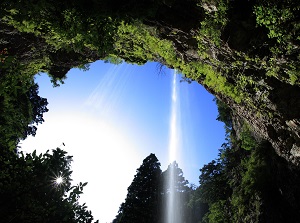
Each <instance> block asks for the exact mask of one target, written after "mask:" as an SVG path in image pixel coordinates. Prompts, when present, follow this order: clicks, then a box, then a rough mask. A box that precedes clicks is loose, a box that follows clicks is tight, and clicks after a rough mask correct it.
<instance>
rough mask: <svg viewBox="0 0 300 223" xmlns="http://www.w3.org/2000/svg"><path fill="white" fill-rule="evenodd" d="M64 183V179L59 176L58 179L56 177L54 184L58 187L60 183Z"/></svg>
mask: <svg viewBox="0 0 300 223" xmlns="http://www.w3.org/2000/svg"><path fill="white" fill-rule="evenodd" d="M63 182H64V179H63V178H62V177H61V176H59V177H57V178H56V179H55V183H56V184H57V185H60V184H61V183H63Z"/></svg>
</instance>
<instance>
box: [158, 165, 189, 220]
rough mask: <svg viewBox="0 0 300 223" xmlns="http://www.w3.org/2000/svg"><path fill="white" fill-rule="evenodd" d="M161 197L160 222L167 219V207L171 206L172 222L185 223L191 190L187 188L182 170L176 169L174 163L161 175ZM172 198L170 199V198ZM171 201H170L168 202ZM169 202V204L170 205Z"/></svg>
mask: <svg viewBox="0 0 300 223" xmlns="http://www.w3.org/2000/svg"><path fill="white" fill-rule="evenodd" d="M162 181H163V188H162V193H161V194H162V197H161V204H162V205H163V206H162V207H161V210H165V211H164V214H163V215H162V217H163V218H164V219H162V221H163V222H164V221H165V218H168V217H167V216H166V215H167V212H166V211H167V210H166V209H165V208H168V207H169V206H172V207H173V208H172V209H173V210H172V213H173V214H174V215H173V216H172V222H174V223H175V222H178V223H180V222H185V218H186V214H187V202H188V198H189V194H190V192H191V190H192V189H191V188H190V187H189V186H188V183H189V182H188V181H187V180H186V179H185V178H184V176H183V172H182V169H180V168H179V167H178V164H177V162H176V161H174V162H173V163H171V164H170V165H169V166H168V169H167V170H166V171H164V172H163V173H162ZM171 196H172V198H171ZM170 199H171V200H170ZM170 202H171V203H170Z"/></svg>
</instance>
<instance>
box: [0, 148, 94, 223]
mask: <svg viewBox="0 0 300 223" xmlns="http://www.w3.org/2000/svg"><path fill="white" fill-rule="evenodd" d="M0 155H1V156H0V197H1V200H0V217H1V222H12V223H17V222H24V223H32V222H45V223H46V222H49V223H50V222H51V223H53V222H54V223H60V222H68V223H80V222H82V223H83V222H85V223H91V222H92V221H93V216H92V214H91V212H90V211H88V210H87V207H86V206H85V205H84V204H83V205H81V204H79V202H78V199H79V197H80V194H81V193H82V190H83V187H84V186H85V185H86V184H87V183H83V184H82V183H79V184H78V185H77V186H72V185H71V181H72V179H71V173H72V171H71V161H72V157H71V156H68V155H67V153H66V152H65V151H63V150H61V149H59V148H57V149H55V150H53V151H52V154H50V153H49V152H48V151H47V152H46V153H45V154H40V155H37V154H36V152H35V151H34V152H33V153H32V154H26V155H24V154H23V153H22V152H21V153H17V154H16V153H15V152H14V151H10V150H4V149H3V150H0ZM59 177H61V179H62V181H61V182H58V181H56V180H57V178H59Z"/></svg>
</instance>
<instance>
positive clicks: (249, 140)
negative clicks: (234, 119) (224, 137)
mask: <svg viewBox="0 0 300 223" xmlns="http://www.w3.org/2000/svg"><path fill="white" fill-rule="evenodd" d="M240 141H241V148H243V149H245V150H251V149H254V148H255V147H256V146H257V142H256V141H255V139H254V137H253V135H252V132H251V130H250V126H249V125H247V124H246V123H245V124H244V126H243V129H242V131H241V133H240Z"/></svg>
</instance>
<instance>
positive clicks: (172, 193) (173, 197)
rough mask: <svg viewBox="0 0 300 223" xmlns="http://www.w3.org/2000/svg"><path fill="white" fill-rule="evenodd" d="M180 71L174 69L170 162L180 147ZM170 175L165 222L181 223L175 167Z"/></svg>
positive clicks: (175, 156)
mask: <svg viewBox="0 0 300 223" xmlns="http://www.w3.org/2000/svg"><path fill="white" fill-rule="evenodd" d="M177 78H178V73H177V71H176V70H174V74H173V81H172V98H171V99H172V100H171V114H170V135H169V163H173V162H174V161H175V160H176V158H178V150H179V147H180V143H181V142H180V138H181V137H180V97H179V88H178V81H177ZM170 170H171V171H170V176H169V177H168V178H167V179H168V181H169V182H165V184H166V185H168V187H169V191H168V194H167V201H166V207H165V216H164V219H165V220H164V222H165V223H180V212H179V208H178V207H179V206H178V205H179V202H180V201H179V198H178V197H177V195H178V193H176V190H175V186H176V185H175V183H176V179H175V177H176V176H175V172H174V171H175V168H171V169H170Z"/></svg>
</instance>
